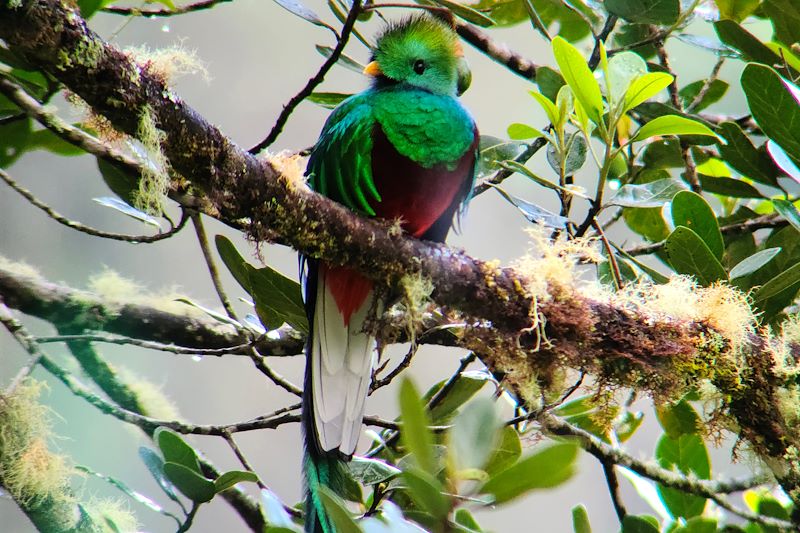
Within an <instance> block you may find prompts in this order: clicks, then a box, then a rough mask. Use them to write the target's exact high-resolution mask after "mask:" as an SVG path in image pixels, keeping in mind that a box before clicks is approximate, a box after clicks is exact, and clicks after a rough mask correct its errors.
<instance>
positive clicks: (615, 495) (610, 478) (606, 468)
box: [600, 460, 628, 524]
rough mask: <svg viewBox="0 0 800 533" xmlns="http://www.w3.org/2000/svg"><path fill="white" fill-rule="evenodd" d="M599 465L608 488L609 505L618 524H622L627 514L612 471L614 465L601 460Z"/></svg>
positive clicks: (616, 479)
mask: <svg viewBox="0 0 800 533" xmlns="http://www.w3.org/2000/svg"><path fill="white" fill-rule="evenodd" d="M600 464H601V465H602V467H603V475H605V477H606V485H607V486H608V493H609V495H611V503H613V504H614V511H615V512H616V513H617V518H618V519H619V523H620V524H622V521H623V520H625V516H626V515H627V514H628V512H627V511H626V510H625V504H624V503H623V502H622V494H621V493H620V490H619V478H617V473H616V471H615V470H614V463H612V462H611V461H605V460H601V461H600Z"/></svg>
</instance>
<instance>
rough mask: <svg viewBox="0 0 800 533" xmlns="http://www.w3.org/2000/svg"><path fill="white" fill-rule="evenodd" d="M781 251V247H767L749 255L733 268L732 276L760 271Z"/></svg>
mask: <svg viewBox="0 0 800 533" xmlns="http://www.w3.org/2000/svg"><path fill="white" fill-rule="evenodd" d="M780 252H781V249H780V248H767V249H766V250H761V251H760V252H757V253H755V254H753V255H751V256H750V257H747V258H746V259H744V260H742V261H740V262H739V263H738V264H737V265H736V266H735V267H733V268H732V269H731V272H730V278H731V279H736V278H741V277H744V276H748V275H750V274H752V273H753V272H756V271H758V270H759V269H760V268H761V267H763V266H765V265H766V264H767V263H769V262H770V261H772V260H773V259H774V258H775V256H776V255H778V254H779V253H780Z"/></svg>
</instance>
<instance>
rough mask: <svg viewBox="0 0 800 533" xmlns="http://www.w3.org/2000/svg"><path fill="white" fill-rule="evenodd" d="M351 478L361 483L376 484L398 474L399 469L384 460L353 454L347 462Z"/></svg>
mask: <svg viewBox="0 0 800 533" xmlns="http://www.w3.org/2000/svg"><path fill="white" fill-rule="evenodd" d="M347 467H348V468H349V469H350V474H351V475H352V476H353V479H355V480H356V481H358V482H359V483H361V484H362V485H377V484H378V483H383V482H385V481H388V480H390V479H393V478H394V477H396V476H397V475H398V474H400V469H398V468H395V467H393V466H392V465H390V464H389V463H387V462H386V461H381V460H380V459H372V458H368V457H358V456H353V459H352V460H351V461H350V462H349V463H347Z"/></svg>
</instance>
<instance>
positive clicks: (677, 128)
mask: <svg viewBox="0 0 800 533" xmlns="http://www.w3.org/2000/svg"><path fill="white" fill-rule="evenodd" d="M656 135H703V136H709V137H716V134H715V133H714V132H713V131H711V130H710V129H709V128H708V127H707V126H705V125H703V124H701V123H700V122H697V121H696V120H692V119H689V118H684V117H679V116H677V115H664V116H661V117H657V118H654V119H653V120H651V121H650V122H648V123H647V124H645V125H644V126H642V127H641V128H639V129H638V130H637V131H636V133H635V134H634V136H633V137H632V138H631V141H634V140H636V141H642V140H644V139H649V138H650V137H655V136H656Z"/></svg>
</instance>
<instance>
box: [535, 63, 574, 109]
mask: <svg viewBox="0 0 800 533" xmlns="http://www.w3.org/2000/svg"><path fill="white" fill-rule="evenodd" d="M566 83H567V82H565V81H564V78H563V76H561V74H559V72H558V71H557V70H554V69H552V68H550V67H544V66H543V67H536V85H538V86H539V92H541V93H542V94H543V95H544V96H545V97H546V98H548V99H549V100H550V101H551V102H555V101H556V96H557V95H558V91H559V90H560V89H561V87H563V86H564V85H566Z"/></svg>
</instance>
